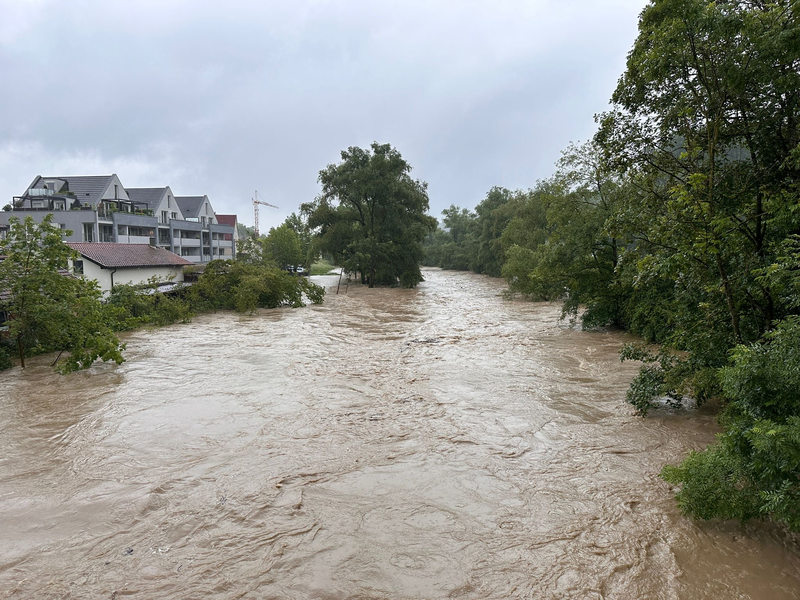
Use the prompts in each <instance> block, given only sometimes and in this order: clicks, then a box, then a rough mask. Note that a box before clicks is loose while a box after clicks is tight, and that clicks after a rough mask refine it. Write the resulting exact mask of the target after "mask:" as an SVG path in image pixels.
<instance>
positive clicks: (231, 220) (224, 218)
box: [217, 215, 236, 227]
mask: <svg viewBox="0 0 800 600" xmlns="http://www.w3.org/2000/svg"><path fill="white" fill-rule="evenodd" d="M217 223H219V224H220V225H230V226H231V227H236V215H217Z"/></svg>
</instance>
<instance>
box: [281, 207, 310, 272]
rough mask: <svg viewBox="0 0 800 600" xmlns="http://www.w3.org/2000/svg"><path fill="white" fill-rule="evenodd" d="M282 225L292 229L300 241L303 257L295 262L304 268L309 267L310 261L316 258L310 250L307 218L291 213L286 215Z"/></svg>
mask: <svg viewBox="0 0 800 600" xmlns="http://www.w3.org/2000/svg"><path fill="white" fill-rule="evenodd" d="M283 225H284V226H286V227H288V228H289V229H291V230H292V231H294V232H295V233H296V234H297V238H298V240H299V242H300V254H301V255H302V257H303V259H302V261H301V262H300V263H297V264H302V265H303V266H304V267H305V268H306V269H308V268H310V267H311V263H313V262H314V261H315V260H316V259H317V255H315V254H314V253H313V251H312V238H313V236H312V234H311V231H310V230H309V228H308V221H307V219H305V218H304V217H303V215H298V214H297V213H292V214H290V215H289V216H288V217H286V220H285V221H284V222H283Z"/></svg>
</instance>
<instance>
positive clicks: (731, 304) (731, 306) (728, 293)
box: [716, 252, 742, 344]
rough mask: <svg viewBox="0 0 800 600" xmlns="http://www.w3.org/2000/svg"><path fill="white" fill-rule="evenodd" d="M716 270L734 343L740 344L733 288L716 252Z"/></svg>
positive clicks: (737, 314)
mask: <svg viewBox="0 0 800 600" xmlns="http://www.w3.org/2000/svg"><path fill="white" fill-rule="evenodd" d="M716 256H717V268H718V269H719V274H720V277H721V278H722V287H723V289H724V290H725V300H726V301H727V303H728V312H729V313H730V315H731V325H732V326H733V334H734V335H735V336H736V341H737V342H738V343H740V344H741V343H742V334H741V331H740V329H739V311H738V310H737V309H736V302H735V301H734V299H733V288H732V287H731V282H730V279H728V274H727V272H726V271H725V265H724V264H723V263H722V257H721V256H720V255H719V252H717V255H716Z"/></svg>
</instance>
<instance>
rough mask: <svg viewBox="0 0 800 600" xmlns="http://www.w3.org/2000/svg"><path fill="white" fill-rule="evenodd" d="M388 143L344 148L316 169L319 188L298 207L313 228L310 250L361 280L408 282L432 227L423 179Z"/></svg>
mask: <svg viewBox="0 0 800 600" xmlns="http://www.w3.org/2000/svg"><path fill="white" fill-rule="evenodd" d="M410 172H411V166H410V165H409V164H408V163H407V162H406V161H405V160H403V157H402V156H401V155H400V153H399V152H398V151H397V150H395V149H394V148H392V147H391V146H390V145H389V144H378V143H377V142H375V143H373V144H372V145H371V150H370V149H368V150H364V149H362V148H357V147H350V148H348V149H347V150H344V151H342V161H341V162H340V163H338V164H331V165H328V166H327V167H326V168H325V169H323V170H322V171H320V173H319V182H320V184H321V185H322V193H321V194H320V196H318V197H317V199H316V200H315V201H314V202H310V203H307V204H304V205H303V206H302V207H301V208H302V211H303V213H304V214H305V215H307V216H308V225H309V227H310V228H311V229H312V230H314V231H315V251H321V252H328V253H330V254H332V255H333V257H334V260H335V261H336V262H337V263H338V264H341V265H342V266H343V267H344V268H345V269H346V270H348V271H353V272H359V273H360V274H361V278H362V282H368V283H369V286H370V287H374V286H375V285H376V284H388V285H394V284H396V283H397V282H398V281H399V282H400V284H401V285H403V286H405V287H413V286H415V285H416V284H417V283H419V282H420V281H422V273H421V272H420V269H419V264H420V260H421V259H422V255H423V250H422V241H423V239H424V238H425V235H426V234H427V233H428V232H429V231H431V230H433V228H434V227H435V223H436V221H435V219H433V217H430V216H429V215H427V214H426V213H427V210H428V193H427V184H426V183H424V182H422V181H419V180H415V179H412V178H411V176H410V174H409V173H410Z"/></svg>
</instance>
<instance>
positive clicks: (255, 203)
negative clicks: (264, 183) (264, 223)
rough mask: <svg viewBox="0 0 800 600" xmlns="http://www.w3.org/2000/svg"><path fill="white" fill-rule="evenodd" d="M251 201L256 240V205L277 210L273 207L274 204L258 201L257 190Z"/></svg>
mask: <svg viewBox="0 0 800 600" xmlns="http://www.w3.org/2000/svg"><path fill="white" fill-rule="evenodd" d="M252 200H253V217H254V218H253V224H254V227H253V230H254V233H255V237H256V239H258V205H259V204H263V205H264V206H269V207H270V208H278V207H277V206H275V205H274V204H270V203H269V202H264V201H263V200H259V199H258V190H256V195H255V198H252Z"/></svg>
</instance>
